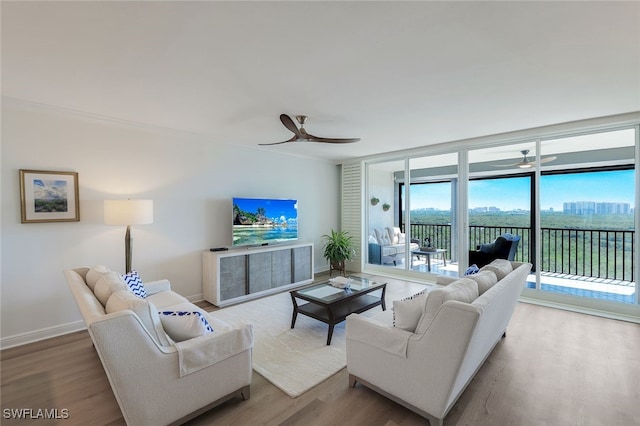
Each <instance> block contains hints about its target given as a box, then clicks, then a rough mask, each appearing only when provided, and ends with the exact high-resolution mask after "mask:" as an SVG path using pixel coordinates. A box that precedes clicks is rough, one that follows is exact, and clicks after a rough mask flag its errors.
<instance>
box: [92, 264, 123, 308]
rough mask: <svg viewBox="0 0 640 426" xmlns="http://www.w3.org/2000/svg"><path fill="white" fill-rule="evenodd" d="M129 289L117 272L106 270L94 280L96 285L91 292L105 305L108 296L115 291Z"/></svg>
mask: <svg viewBox="0 0 640 426" xmlns="http://www.w3.org/2000/svg"><path fill="white" fill-rule="evenodd" d="M120 290H127V291H128V290H129V288H128V287H127V285H126V284H125V282H124V281H122V277H121V276H120V274H118V273H117V272H107V273H106V274H104V275H102V277H100V279H99V280H98V281H97V282H96V286H95V288H94V289H93V294H95V296H96V298H97V299H98V300H99V301H100V303H102V306H107V301H108V300H109V297H111V295H112V294H113V293H115V292H116V291H120Z"/></svg>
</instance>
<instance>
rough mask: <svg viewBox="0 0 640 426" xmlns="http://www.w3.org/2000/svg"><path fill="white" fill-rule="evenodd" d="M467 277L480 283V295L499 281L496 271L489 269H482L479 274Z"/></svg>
mask: <svg viewBox="0 0 640 426" xmlns="http://www.w3.org/2000/svg"><path fill="white" fill-rule="evenodd" d="M467 278H469V279H472V280H474V281H475V282H477V283H478V295H481V294H483V293H484V292H485V291H487V290H489V289H490V288H491V287H493V285H494V284H495V283H497V282H498V277H497V276H496V274H495V272H493V271H489V270H484V271H480V272H478V273H477V274H473V275H469V276H468V277H467Z"/></svg>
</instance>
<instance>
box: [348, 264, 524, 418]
mask: <svg viewBox="0 0 640 426" xmlns="http://www.w3.org/2000/svg"><path fill="white" fill-rule="evenodd" d="M530 270H531V264H529V263H517V262H509V261H507V260H496V261H494V262H493V263H492V264H490V265H487V266H485V267H484V268H483V269H482V270H481V272H480V273H478V274H476V275H473V276H469V277H465V278H462V279H458V278H453V277H439V278H438V280H437V283H438V284H441V286H436V289H433V290H431V291H430V292H428V293H426V292H425V293H426V294H422V295H417V296H415V297H413V298H412V299H410V300H403V301H395V302H394V303H393V305H394V311H395V319H394V318H392V316H394V313H392V312H390V311H387V312H383V313H381V314H378V315H377V316H375V317H373V318H366V317H363V316H361V315H358V314H352V315H350V316H348V317H347V325H346V339H347V370H348V372H349V385H350V386H352V387H354V386H355V385H356V383H358V382H359V383H361V384H363V385H365V386H367V387H369V388H371V389H373V390H375V391H377V392H379V393H381V394H383V395H385V396H386V397H388V398H390V399H392V400H394V401H396V402H398V403H399V404H402V405H404V406H405V407H407V408H409V409H411V410H413V411H415V412H416V413H418V414H420V415H421V416H423V417H425V418H427V419H429V420H430V422H431V425H432V426H434V425H442V424H443V420H444V418H445V416H446V415H447V413H448V412H449V410H450V409H451V408H452V407H453V405H454V404H455V402H456V401H457V400H458V398H459V397H460V395H461V394H462V392H463V391H464V389H465V388H466V386H467V385H468V384H469V382H470V381H471V380H472V379H473V377H474V376H475V374H476V372H477V371H478V370H479V369H480V367H481V366H482V364H483V363H484V361H485V359H486V358H487V357H488V356H489V354H490V353H491V351H492V350H493V348H494V347H495V345H496V344H497V343H498V342H499V341H500V339H501V337H503V336H505V335H506V328H507V325H508V324H509V320H510V318H511V315H512V313H513V310H514V308H515V305H516V303H517V300H518V297H519V295H520V293H521V292H522V289H523V287H524V285H525V281H526V279H527V275H528V274H529V272H530ZM393 321H395V326H394V325H393V323H392V322H393ZM401 327H403V328H401ZM412 328H414V329H413V330H412Z"/></svg>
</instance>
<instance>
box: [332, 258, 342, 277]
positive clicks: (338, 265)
mask: <svg viewBox="0 0 640 426" xmlns="http://www.w3.org/2000/svg"><path fill="white" fill-rule="evenodd" d="M329 263H330V265H331V268H329V276H331V273H332V272H333V271H338V272H339V273H340V274H342V275H345V274H346V268H345V263H344V260H332V261H331V262H329Z"/></svg>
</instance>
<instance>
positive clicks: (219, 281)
mask: <svg viewBox="0 0 640 426" xmlns="http://www.w3.org/2000/svg"><path fill="white" fill-rule="evenodd" d="M311 282H313V244H294V245H275V246H265V247H256V248H252V249H251V250H246V249H238V250H228V251H214V252H212V251H205V252H203V254H202V294H203V297H204V299H205V300H206V301H207V302H210V303H213V304H214V305H216V306H227V305H231V304H234V303H239V302H244V301H246V300H250V299H255V298H257V297H262V296H265V295H267V294H273V293H278V292H281V291H285V290H289V289H291V288H294V287H299V286H302V285H304V284H309V283H311Z"/></svg>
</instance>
